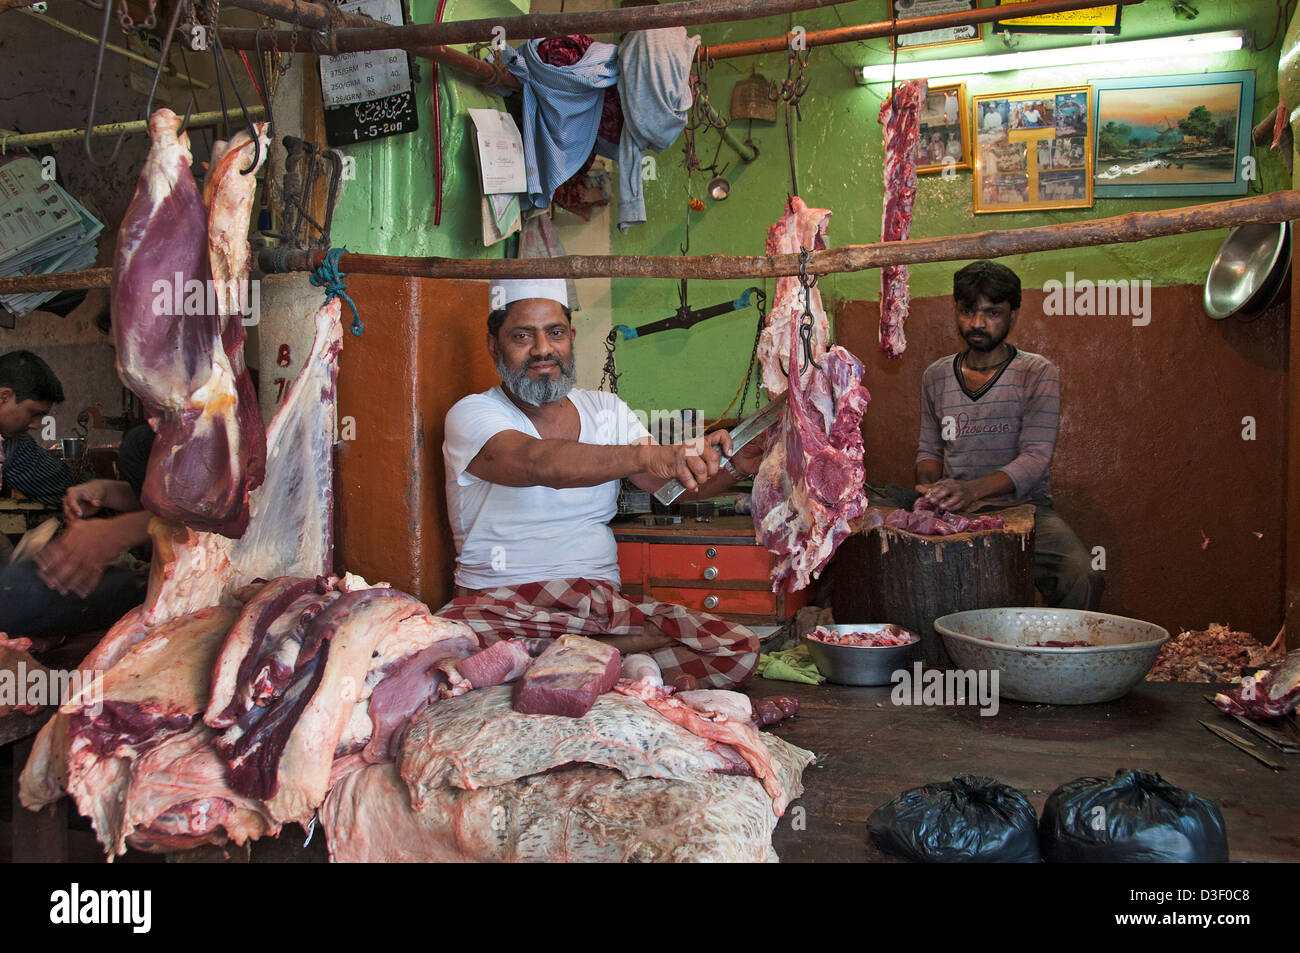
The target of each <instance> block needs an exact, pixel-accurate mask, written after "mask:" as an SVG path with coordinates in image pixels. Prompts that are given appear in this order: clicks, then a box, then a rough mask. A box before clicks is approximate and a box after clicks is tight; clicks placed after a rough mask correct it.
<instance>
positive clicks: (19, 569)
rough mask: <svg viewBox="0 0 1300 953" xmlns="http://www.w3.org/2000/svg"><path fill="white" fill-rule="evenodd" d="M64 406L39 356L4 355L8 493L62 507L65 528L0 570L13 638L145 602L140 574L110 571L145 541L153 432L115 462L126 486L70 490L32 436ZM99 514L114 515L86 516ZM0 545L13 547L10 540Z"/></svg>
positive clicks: (94, 622) (94, 620)
mask: <svg viewBox="0 0 1300 953" xmlns="http://www.w3.org/2000/svg"><path fill="white" fill-rule="evenodd" d="M62 400H63V386H62V384H61V383H60V381H59V379H58V377H57V376H55V374H54V372H53V371H52V370H51V369H50V367H49V365H48V364H46V363H45V362H44V361H43V360H41V358H40V357H38V356H37V355H35V354H32V353H31V352H29V351H12V352H10V353H8V354H5V355H3V356H0V435H3V437H4V443H3V448H4V459H3V462H0V468H2V469H0V473H2V474H3V484H4V487H5V488H6V489H8V488H11V487H12V488H14V489H17V490H20V491H21V492H22V493H23V494H24V495H25V496H28V497H31V498H33V499H38V500H40V501H41V502H44V503H46V504H48V505H61V506H62V510H63V517H64V526H65V528H64V529H63V531H62V532H61V533H59V535H58V536H56V537H55V538H54V539H53V540H52V541H51V542H50V543H49V544H48V545H47V546H45V547H44V548H43V549H41V550H40V551H39V552H37V553H36V555H35V558H34V560H31V561H27V560H24V561H20V562H17V563H13V564H5V565H0V632H3V633H6V634H7V635H9V636H11V637H18V636H30V637H47V636H66V635H72V634H76V633H78V632H86V631H90V630H93V629H98V628H105V627H107V626H110V625H112V624H113V623H114V622H116V621H117V620H118V619H119V618H121V616H122V615H123V614H124V613H125V612H127V611H128V610H129V609H130V608H131V607H133V606H135V605H138V604H139V603H140V602H141V601H142V600H143V598H144V591H145V590H144V580H143V578H142V576H141V574H139V573H137V572H135V571H133V570H132V569H129V568H127V567H125V566H121V565H114V564H115V563H116V562H117V560H118V557H119V556H120V555H121V553H122V552H123V551H124V550H127V549H130V548H132V547H135V546H138V545H141V544H143V543H145V542H147V541H148V538H149V536H148V532H147V529H146V527H147V526H148V522H149V518H150V514H148V513H146V512H143V511H141V510H140V502H139V490H140V485H141V484H142V483H143V482H144V471H145V463H146V462H147V460H148V456H149V448H150V445H151V444H152V441H153V432H152V431H151V430H150V429H149V427H148V426H141V427H139V428H136V430H135V431H132V432H130V433H128V434H127V436H126V437H125V438H124V439H123V442H122V447H121V450H120V451H119V460H118V466H119V472H120V473H121V474H122V475H123V477H124V479H123V480H120V481H119V480H92V481H90V482H88V483H82V484H77V485H75V486H73V485H70V484H71V483H72V474H71V473H70V472H69V470H68V468H67V466H66V465H65V464H64V463H63V462H62V461H60V460H56V459H55V458H54V457H52V456H50V455H49V454H48V453H46V452H45V451H44V450H43V449H42V448H41V447H40V446H39V445H38V444H37V443H36V441H35V440H33V439H32V437H31V435H30V434H29V433H28V432H27V431H28V430H29V429H32V428H35V427H37V426H39V424H40V421H41V419H42V418H44V417H45V416H46V415H48V414H49V412H50V410H51V409H52V408H53V406H54V404H56V403H60V402H61V401H62ZM101 509H102V510H104V511H105V512H108V511H110V510H111V511H114V515H113V516H111V517H109V518H107V519H94V520H91V519H87V518H86V517H89V516H91V515H93V514H95V513H96V512H97V511H99V510H101ZM0 540H4V543H5V546H6V548H7V544H8V541H7V540H5V539H4V537H2V536H0ZM3 562H4V563H7V562H8V560H7V559H6V560H4V561H3Z"/></svg>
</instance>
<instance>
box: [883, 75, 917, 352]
mask: <svg viewBox="0 0 1300 953" xmlns="http://www.w3.org/2000/svg"><path fill="white" fill-rule="evenodd" d="M926 91H927V84H926V81H925V80H923V79H914V80H909V81H907V82H905V83H900V84H899V85H898V86H897V87H896V88H895V89H894V90H893V92H892V94H891V95H889V96H887V97H886V98H885V101H884V103H883V104H881V107H880V122H881V123H882V124H883V125H884V127H885V202H884V210H883V214H882V216H881V218H882V221H881V230H880V240H881V241H885V242H898V241H905V240H907V238H908V237H909V236H910V235H911V233H912V205H913V203H914V202H915V201H916V140H917V137H918V135H919V134H920V114H921V107H922V106H923V105H924V104H925V94H926ZM908 277H909V275H908V269H907V266H906V265H886V266H885V267H884V268H881V269H880V350H881V351H883V352H884V353H885V354H887V355H888V356H889V357H902V356H903V351H904V349H905V348H906V347H907V338H906V336H904V334H903V320H904V319H905V318H906V317H907V310H908V305H909V304H910V302H911V298H912V294H911V291H910V290H909V289H908V286H907V282H908Z"/></svg>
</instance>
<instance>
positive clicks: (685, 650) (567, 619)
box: [437, 579, 758, 688]
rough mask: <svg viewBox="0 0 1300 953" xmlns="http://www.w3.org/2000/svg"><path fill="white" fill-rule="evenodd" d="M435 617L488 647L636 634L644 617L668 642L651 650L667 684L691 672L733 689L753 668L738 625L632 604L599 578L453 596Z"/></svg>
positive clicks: (658, 605)
mask: <svg viewBox="0 0 1300 953" xmlns="http://www.w3.org/2000/svg"><path fill="white" fill-rule="evenodd" d="M437 614H438V615H440V616H442V617H443V618H446V619H455V620H457V621H460V622H464V623H465V624H466V625H467V626H469V627H470V628H471V629H473V630H474V631H475V632H476V633H477V634H478V636H479V641H481V642H482V643H483V644H484V645H485V646H486V645H490V644H491V643H493V642H495V641H497V640H498V639H502V638H506V637H519V638H538V637H541V638H556V637H558V636H561V635H566V634H572V635H640V634H641V633H642V630H643V628H644V626H645V623H646V621H647V620H649V621H650V622H652V623H653V626H654V628H656V629H658V630H659V631H660V632H662V633H663V634H664V635H666V636H668V638H670V639H673V640H674V643H675V644H673V645H668V646H665V647H664V648H661V649H655V650H654V651H652V652H648V653H646V654H648V655H649V656H650V657H651V658H653V659H654V660H655V662H656V663H657V664H658V665H659V668H660V669H661V670H662V671H663V675H664V683H665V684H668V685H671V684H672V683H673V682H674V681H675V680H676V679H677V678H678V677H680V676H682V675H689V676H691V677H692V678H694V679H695V680H696V682H698V683H699V686H700V687H701V688H735V687H736V686H737V685H739V684H740V683H741V682H743V681H745V680H746V679H747V678H749V676H750V675H752V674H753V672H754V669H755V667H756V666H757V665H758V637H757V636H756V635H754V633H753V632H751V631H749V629H747V628H745V627H744V626H743V625H739V624H737V623H735V622H728V621H727V620H725V619H720V618H718V617H717V616H715V615H709V614H708V613H705V612H694V611H692V610H690V609H687V608H685V607H683V606H678V605H673V604H672V603H668V602H641V603H634V602H631V601H629V600H628V599H625V598H624V597H623V596H622V594H620V593H619V591H618V590H617V589H615V588H614V586H613V585H611V584H610V583H608V582H605V581H603V580H599V579H553V580H551V581H550V582H529V583H524V584H523V585H518V586H500V587H498V588H496V589H486V590H484V591H482V592H481V593H479V594H478V595H473V596H462V597H460V598H457V599H453V600H452V601H451V602H449V603H447V604H446V605H445V606H443V607H442V608H441V609H439V610H438V613H437Z"/></svg>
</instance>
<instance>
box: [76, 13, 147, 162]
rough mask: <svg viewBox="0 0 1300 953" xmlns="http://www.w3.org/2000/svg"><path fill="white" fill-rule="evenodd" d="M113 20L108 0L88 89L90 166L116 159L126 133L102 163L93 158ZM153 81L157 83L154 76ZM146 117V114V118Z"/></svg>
mask: <svg viewBox="0 0 1300 953" xmlns="http://www.w3.org/2000/svg"><path fill="white" fill-rule="evenodd" d="M112 18H113V5H112V3H110V2H109V0H104V26H103V29H101V30H100V32H99V55H98V56H97V57H96V58H95V79H94V82H93V85H91V87H90V115H89V116H87V117H86V136H85V146H86V158H87V159H89V160H90V164H91V165H97V166H105V165H108V164H109V163H110V162H112V161H113V160H114V159H116V158H117V153H118V151H119V150H120V149H121V148H122V141H123V140H124V139H126V133H125V132H122V133H121V134H119V135H118V137H117V143H116V144H115V145H114V146H113V153H112V155H110V156H109V157H108V158H107V159H105V160H104V161H103V162H100V161H99V160H98V159H96V158H95V151H94V149H92V148H91V146H90V137H91V130H92V129H94V127H95V105H96V103H98V102H99V81H100V77H101V76H102V74H103V71H104V49H105V47H107V46H108V24H109V21H110V20H112ZM154 81H155V82H156V81H157V76H156V75H155V77H154ZM145 118H148V115H147V114H146V117H145Z"/></svg>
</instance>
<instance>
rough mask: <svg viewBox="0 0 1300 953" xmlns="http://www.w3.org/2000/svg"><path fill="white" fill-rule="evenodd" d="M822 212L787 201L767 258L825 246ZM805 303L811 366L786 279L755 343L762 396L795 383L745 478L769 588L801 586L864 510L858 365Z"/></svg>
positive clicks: (799, 299) (818, 310)
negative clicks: (750, 483)
mask: <svg viewBox="0 0 1300 953" xmlns="http://www.w3.org/2000/svg"><path fill="white" fill-rule="evenodd" d="M830 214H831V213H830V212H829V211H827V210H826V209H810V208H808V207H807V206H806V205H804V203H803V201H802V200H801V199H800V198H799V197H798V196H795V197H794V198H792V199H791V200H790V202H789V204H788V205H787V207H786V214H785V216H784V217H782V219H781V220H780V221H779V222H777V223H776V224H775V225H773V226H772V228H770V229H769V230H768V243H767V250H768V254H776V253H789V252H798V251H799V249H800V248H801V247H802V248H808V249H816V248H818V247H824V246H825V242H824V238H825V234H826V223H827V220H828V219H829V218H830ZM782 282H786V284H784V285H783V284H782ZM808 297H809V310H811V312H812V334H811V348H810V350H811V359H810V360H808V361H805V354H804V346H803V338H802V335H801V334H800V325H801V322H802V321H803V317H802V314H803V310H804V295H803V289H802V288H801V287H800V285H799V282H798V280H797V279H794V278H789V279H785V278H782V279H778V281H777V292H776V305H775V307H774V308H773V312H772V313H773V316H774V318H775V321H774V323H773V322H769V325H768V328H767V329H766V330H765V331H764V332H763V333H764V339H765V340H763V341H760V344H759V359H760V360H761V361H762V362H763V382H764V384H765V385H766V386H767V387H768V392H769V393H777V392H779V391H781V390H785V389H786V387H787V379H786V372H787V371H788V373H789V374H790V375H791V376H790V378H789V381H790V384H794V383H795V382H796V381H797V383H798V386H790V387H789V390H790V399H789V401H788V402H787V404H786V407H785V409H784V410H783V411H782V412H781V422H780V423H779V424H778V425H777V426H775V427H773V428H771V429H770V430H769V431H768V434H767V448H766V449H767V452H766V456H765V457H764V458H763V463H762V465H761V466H760V467H759V470H758V473H757V474H756V475H755V477H754V493H753V504H752V505H753V514H754V533H755V536H756V537H757V539H758V540H759V541H760V542H761V543H762V544H763V545H764V546H765V547H767V549H768V551H769V552H771V553H773V554H774V555H775V556H776V557H777V558H776V559H774V560H773V561H772V588H773V591H780V590H781V589H782V588H785V589H786V591H789V592H794V591H795V590H798V589H802V588H804V587H805V586H807V585H808V583H809V582H810V581H811V580H812V579H813V578H814V577H815V576H816V575H817V574H818V573H820V572H821V571H822V569H823V568H825V566H826V564H827V563H828V562H829V561H830V558H831V556H832V555H833V554H834V552H835V549H836V548H837V547H838V546H839V544H840V543H841V542H842V541H843V540H844V539H845V538H846V537H847V536H848V535H849V533H850V532H852V528H851V525H850V524H851V523H852V521H853V520H855V519H857V518H858V517H859V516H861V515H862V514H863V513H864V512H865V511H866V507H867V498H866V494H865V493H864V491H863V483H864V480H865V475H864V473H863V468H862V432H861V430H860V426H861V423H862V414H863V413H864V412H865V411H866V408H867V402H868V401H869V400H871V395H870V394H869V393H868V392H867V389H866V388H865V387H863V386H862V372H863V368H862V363H861V362H860V361H859V360H858V359H857V358H856V357H854V356H853V355H852V354H850V353H849V352H848V351H846V350H845V349H844V348H842V347H840V346H839V345H835V346H834V347H830V348H827V336H828V329H827V319H826V313H825V311H823V310H822V306H821V295H820V294H819V293H818V291H817V289H816V288H815V287H814V288H812V289H811V290H810V291H809V293H808ZM777 330H779V331H780V333H781V334H783V335H784V343H783V345H781V346H778V344H777V341H776V340H775V339H774V338H772V337H770V336H769V332H775V331H777ZM773 383H775V384H777V385H778V386H777V387H775V388H774V387H773Z"/></svg>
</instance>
